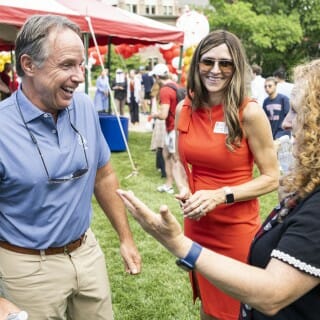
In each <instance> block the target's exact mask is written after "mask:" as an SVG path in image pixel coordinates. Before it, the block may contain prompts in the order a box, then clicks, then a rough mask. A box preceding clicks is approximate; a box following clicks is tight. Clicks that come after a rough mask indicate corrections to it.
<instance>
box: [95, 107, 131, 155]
mask: <svg viewBox="0 0 320 320" xmlns="http://www.w3.org/2000/svg"><path fill="white" fill-rule="evenodd" d="M99 121H100V126H101V130H102V133H103V135H104V137H105V139H106V141H107V143H108V145H109V148H110V150H111V151H126V149H127V148H126V144H125V141H124V140H123V136H122V133H121V130H120V126H119V122H118V119H117V117H116V116H113V115H110V114H108V113H104V112H99ZM120 122H121V125H122V128H123V132H124V135H125V137H126V141H128V124H129V119H128V118H127V117H123V116H120Z"/></svg>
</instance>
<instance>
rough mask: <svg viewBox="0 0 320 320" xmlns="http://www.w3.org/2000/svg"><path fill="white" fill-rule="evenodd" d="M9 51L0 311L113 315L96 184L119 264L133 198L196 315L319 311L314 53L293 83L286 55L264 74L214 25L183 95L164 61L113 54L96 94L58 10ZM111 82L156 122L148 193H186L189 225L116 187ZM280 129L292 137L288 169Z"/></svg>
mask: <svg viewBox="0 0 320 320" xmlns="http://www.w3.org/2000/svg"><path fill="white" fill-rule="evenodd" d="M15 59H16V61H15V67H16V72H17V75H18V76H19V78H20V82H21V83H20V85H19V86H15V87H14V86H13V85H12V81H13V80H12V79H13V77H12V66H11V65H10V66H6V67H5V69H4V71H3V75H2V74H1V81H2V82H0V90H1V92H3V94H6V96H5V95H3V98H4V100H3V101H2V102H1V103H0V109H1V114H2V116H1V118H0V146H1V149H2V150H3V152H2V153H1V157H0V188H1V192H0V208H1V209H0V222H1V228H0V272H1V274H0V278H1V279H0V284H1V285H0V296H1V298H0V320H5V319H7V317H8V315H10V314H18V313H19V312H21V310H25V311H26V312H27V313H28V314H29V317H30V319H33V320H45V319H48V318H55V319H61V320H62V319H77V320H81V319H83V320H84V319H92V318H94V319H101V320H113V319H114V315H113V310H112V299H111V295H112V293H111V289H110V284H109V280H108V274H107V270H106V265H105V259H104V255H103V252H102V249H101V248H100V245H99V243H98V241H97V240H96V238H95V235H94V232H93V230H91V228H90V225H91V219H92V214H93V210H92V205H91V200H92V196H95V198H96V200H97V202H98V204H99V205H100V207H101V209H102V210H103V212H104V213H105V215H106V217H107V218H108V219H109V220H110V222H111V224H112V226H113V228H114V229H115V231H116V233H117V235H118V237H119V242H120V254H121V256H122V259H123V262H124V270H125V272H127V273H128V274H130V275H136V274H139V273H140V272H141V264H142V262H141V261H142V260H141V257H140V253H139V251H138V249H137V247H136V244H135V241H134V237H133V234H132V232H131V229H130V225H129V222H128V218H127V215H126V208H127V209H128V210H129V211H130V212H131V214H132V215H133V217H134V218H135V219H136V220H137V221H138V223H139V224H141V226H142V227H143V229H144V230H145V231H146V232H148V233H149V234H151V235H152V236H153V237H154V238H155V239H156V240H158V241H159V242H160V243H161V244H162V245H163V246H164V247H165V248H167V249H168V250H169V251H170V252H171V253H172V254H173V255H175V256H176V257H177V265H178V266H180V267H182V269H184V270H186V271H188V272H189V279H190V285H191V289H192V292H193V299H194V300H196V299H199V300H200V314H199V318H200V319H201V320H238V319H241V320H249V319H251V320H267V319H274V320H276V319H277V320H289V319H290V320H291V319H295V320H298V319H301V320H302V319H303V320H315V319H317V317H318V315H319V314H320V305H319V304H318V299H319V282H320V280H319V278H320V254H319V253H318V252H320V251H319V250H318V249H319V248H318V247H319V243H320V233H319V232H320V231H319V230H320V219H319V218H318V204H319V201H320V193H319V190H320V175H319V170H318V169H319V157H320V155H319V152H320V150H318V141H319V136H320V130H319V122H320V98H319V94H318V93H319V91H320V87H319V86H320V85H319V84H320V81H319V79H320V61H319V60H314V61H311V62H309V63H306V64H302V65H299V66H297V67H296V68H295V69H294V83H292V84H291V83H288V82H287V81H285V80H286V74H285V72H284V70H282V69H280V70H277V71H275V72H274V74H273V75H272V76H269V77H266V78H263V77H262V69H261V67H259V66H258V65H253V66H250V64H249V62H248V59H247V56H246V53H245V50H244V48H243V46H242V43H241V41H240V40H239V39H238V38H237V36H236V35H235V34H233V33H231V32H228V31H226V30H215V31H213V32H210V33H209V34H208V35H207V36H205V37H204V38H203V39H202V40H201V41H200V42H199V44H198V45H197V47H196V49H195V52H194V54H193V57H192V60H191V63H190V68H189V73H188V79H187V86H186V92H187V95H186V97H185V98H184V99H182V100H181V101H180V102H179V100H180V99H179V97H178V93H177V92H178V89H179V84H178V83H177V82H176V81H175V79H174V78H173V77H172V75H170V72H169V69H168V67H167V66H166V65H165V64H162V63H159V64H157V65H155V66H154V67H153V68H152V69H151V70H149V68H148V67H149V66H148V67H146V68H145V67H144V68H140V70H138V71H137V70H134V69H132V70H130V71H129V72H128V73H127V74H126V73H125V72H124V71H123V70H122V69H120V68H118V69H117V70H116V74H115V76H114V77H113V80H112V81H111V80H110V79H109V71H108V70H106V69H103V70H101V74H100V75H99V77H98V78H97V80H96V93H95V97H94V99H93V100H92V99H90V97H88V96H87V95H86V94H84V93H81V92H77V90H76V89H77V88H78V86H79V85H80V84H81V83H82V82H83V81H84V72H83V62H84V60H85V54H84V46H83V42H82V39H81V33H80V29H79V27H78V26H77V25H76V24H74V23H73V22H71V21H70V20H68V19H67V18H64V17H60V16H54V15H34V16H31V17H30V18H29V19H28V20H27V21H26V23H25V24H24V25H23V27H22V28H21V29H20V31H19V33H18V35H17V39H16V43H15ZM10 75H11V76H10ZM8 81H9V82H8ZM5 86H7V87H8V90H6V87H5ZM6 91H7V92H6ZM110 94H113V97H114V101H115V106H114V107H115V108H117V112H118V113H119V114H120V115H124V106H125V104H127V105H128V108H129V117H130V121H131V123H132V125H133V126H134V125H136V124H138V123H139V121H140V118H139V115H140V113H141V112H142V113H145V114H150V118H152V119H153V120H154V128H153V133H152V141H151V148H152V149H153V150H155V151H156V166H157V168H159V169H160V170H161V176H162V177H163V178H165V183H164V184H163V185H161V186H159V187H157V189H156V190H154V191H155V192H154V196H155V197H156V196H157V192H162V193H168V194H169V195H172V196H173V197H175V198H176V199H177V200H178V201H179V203H180V208H181V211H182V213H183V227H182V226H181V225H180V224H179V222H178V221H177V219H176V218H175V216H174V214H172V213H171V212H170V210H169V208H168V207H167V206H166V205H163V206H161V208H160V212H159V214H157V213H155V212H153V211H152V210H151V209H149V207H148V205H147V204H145V203H143V202H142V201H141V200H140V199H138V198H137V197H136V196H135V195H134V194H133V192H131V191H125V190H122V189H121V186H120V184H119V181H118V178H117V175H116V172H115V171H114V170H113V168H112V165H111V161H110V159H111V152H110V149H109V147H108V144H107V143H106V141H105V139H104V137H103V134H102V132H101V128H100V125H99V116H98V112H101V111H108V112H112V110H111V109H110V100H112V99H110ZM284 136H288V137H289V139H290V143H291V141H294V144H290V146H291V147H292V150H291V149H290V154H291V156H292V161H291V162H290V166H288V167H286V170H282V171H280V170H279V162H278V159H279V150H280V149H281V146H280V147H279V145H277V143H276V142H277V141H283V137H284ZM199 141H201V143H199ZM280 144H281V143H280ZM254 168H257V172H256V174H254ZM280 168H281V163H280ZM281 173H282V175H281ZM277 188H279V199H280V203H279V204H278V205H277V206H275V208H274V210H273V211H272V212H271V214H270V215H269V217H267V218H266V220H265V221H263V222H262V221H261V220H260V214H259V213H260V212H259V197H260V196H262V195H265V194H267V193H270V192H272V191H275V190H277ZM318 198H319V199H318ZM318 225H319V226H318ZM318 227H319V228H318ZM24 288H28V290H27V291H26V290H24ZM58 288H59V289H58Z"/></svg>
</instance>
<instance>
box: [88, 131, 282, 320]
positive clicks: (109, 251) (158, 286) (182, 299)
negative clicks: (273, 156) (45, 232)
mask: <svg viewBox="0 0 320 320" xmlns="http://www.w3.org/2000/svg"><path fill="white" fill-rule="evenodd" d="M150 140H151V133H140V132H129V141H128V143H129V148H130V151H131V155H132V158H133V161H134V163H135V166H136V168H137V169H138V174H137V175H132V176H130V177H128V176H129V175H130V174H131V173H132V168H131V163H130V161H129V157H128V153H127V152H119V153H112V165H113V166H114V168H115V170H116V172H117V174H118V177H119V180H120V185H121V188H123V189H130V190H132V191H134V193H135V194H136V195H137V196H138V197H140V198H141V199H142V200H143V201H144V202H146V203H147V204H148V205H149V206H150V207H151V208H152V209H153V210H155V211H158V209H159V207H160V205H161V204H163V203H166V204H168V206H169V207H170V209H171V210H172V212H174V213H175V215H176V217H177V218H178V220H179V221H180V222H181V223H182V216H181V215H180V210H179V205H178V203H177V201H176V200H175V199H174V197H173V196H172V195H168V194H161V193H159V192H157V191H156V187H157V186H158V185H160V184H162V183H163V181H164V180H163V179H161V178H160V173H159V172H158V171H157V170H156V168H155V154H154V152H152V151H150V148H149V147H150ZM106 192H108V190H106ZM260 202H261V216H262V218H264V217H265V215H266V214H268V213H269V212H270V210H271V209H272V207H273V206H274V205H275V204H276V202H277V194H276V192H273V193H271V194H269V195H266V196H263V197H261V201H260ZM92 203H93V207H94V219H93V224H92V229H93V230H94V232H95V234H96V236H97V238H98V239H99V242H100V244H101V246H102V248H103V251H104V253H105V256H106V260H107V268H108V272H109V278H110V283H111V289H112V299H113V308H114V313H115V320H196V319H199V316H198V315H199V304H198V303H196V305H193V302H192V294H191V289H190V286H189V281H188V274H187V273H186V272H183V271H182V270H181V269H180V268H178V267H177V266H176V265H175V258H174V257H173V256H172V255H170V254H169V253H167V251H166V250H165V249H163V248H162V247H161V246H160V244H158V243H157V242H156V241H155V240H153V239H152V238H151V237H150V236H149V235H147V234H146V233H145V232H144V231H143V230H142V229H141V227H140V226H138V224H137V223H136V222H135V221H134V220H133V218H132V217H131V216H129V222H130V225H131V228H132V231H133V234H134V238H135V241H136V244H137V246H138V248H139V251H140V254H141V256H142V259H143V269H142V273H141V274H140V275H138V276H130V275H127V274H125V272H124V267H123V263H122V259H121V256H120V254H119V243H118V238H117V236H116V233H115V231H114V229H113V228H112V227H111V225H110V223H109V221H108V220H107V219H106V218H105V216H104V214H103V213H102V211H101V210H100V208H99V206H98V204H97V202H96V200H95V199H93V200H92Z"/></svg>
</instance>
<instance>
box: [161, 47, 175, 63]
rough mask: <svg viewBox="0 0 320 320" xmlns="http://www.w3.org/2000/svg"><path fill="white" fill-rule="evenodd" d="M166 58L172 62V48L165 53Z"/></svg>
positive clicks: (168, 61)
mask: <svg viewBox="0 0 320 320" xmlns="http://www.w3.org/2000/svg"><path fill="white" fill-rule="evenodd" d="M163 57H164V59H165V60H166V62H167V63H170V62H171V60H172V58H173V53H172V51H171V50H168V51H165V52H164V54H163Z"/></svg>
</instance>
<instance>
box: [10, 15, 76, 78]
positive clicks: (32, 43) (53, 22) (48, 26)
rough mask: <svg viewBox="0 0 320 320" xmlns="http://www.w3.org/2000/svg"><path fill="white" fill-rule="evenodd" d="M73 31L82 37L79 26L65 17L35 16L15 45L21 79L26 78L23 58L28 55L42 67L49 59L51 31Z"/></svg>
mask: <svg viewBox="0 0 320 320" xmlns="http://www.w3.org/2000/svg"><path fill="white" fill-rule="evenodd" d="M59 29H61V30H62V29H71V30H73V31H74V32H75V33H77V34H78V35H79V37H81V30H80V28H79V26H78V25H77V24H75V23H74V22H72V21H70V20H69V19H67V18H65V17H63V16H56V15H34V16H31V17H30V18H29V19H27V21H26V22H25V24H24V25H23V26H22V28H21V29H20V31H19V33H18V35H17V38H16V43H15V59H16V70H17V74H18V76H20V77H23V76H24V74H25V73H24V71H23V69H22V67H21V62H20V60H21V56H22V55H24V54H27V55H28V56H30V57H31V59H32V60H33V62H34V63H35V64H36V65H37V66H38V67H40V66H41V64H42V63H43V62H44V61H45V59H46V58H47V57H48V54H49V52H48V48H47V43H48V38H49V36H50V31H51V30H59Z"/></svg>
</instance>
